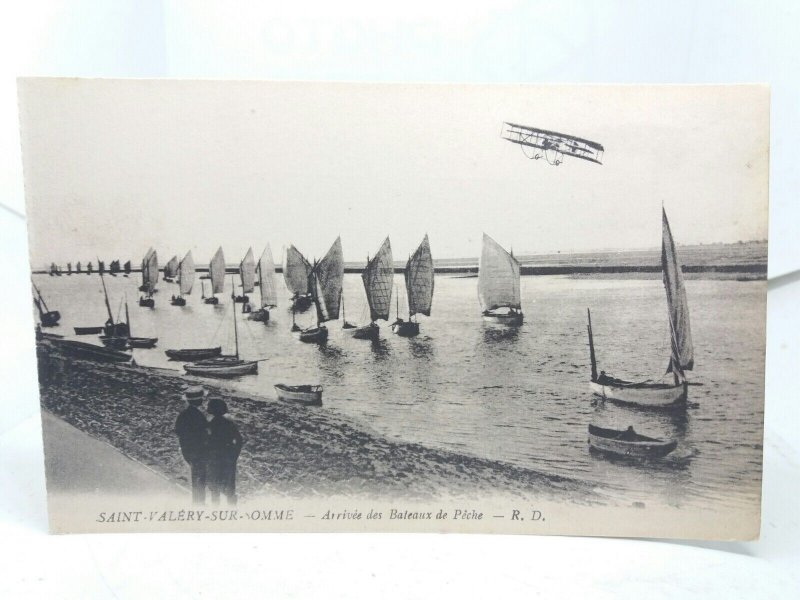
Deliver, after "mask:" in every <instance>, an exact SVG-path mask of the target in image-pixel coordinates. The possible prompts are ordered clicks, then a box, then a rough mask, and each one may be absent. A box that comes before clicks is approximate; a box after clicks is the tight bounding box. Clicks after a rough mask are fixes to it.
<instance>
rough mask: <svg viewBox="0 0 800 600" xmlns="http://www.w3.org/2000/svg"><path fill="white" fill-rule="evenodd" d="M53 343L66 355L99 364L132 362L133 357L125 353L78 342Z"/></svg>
mask: <svg viewBox="0 0 800 600" xmlns="http://www.w3.org/2000/svg"><path fill="white" fill-rule="evenodd" d="M51 341H52V343H53V344H54V345H55V346H56V347H57V348H58V349H59V350H61V351H62V352H64V354H68V355H70V356H74V357H76V358H85V359H89V360H94V361H97V362H131V360H132V359H133V357H132V356H131V355H130V354H127V353H125V352H120V351H119V350H113V349H111V348H104V347H103V346H96V345H94V344H87V343H86V342H79V341H78V340H66V339H52V340H51Z"/></svg>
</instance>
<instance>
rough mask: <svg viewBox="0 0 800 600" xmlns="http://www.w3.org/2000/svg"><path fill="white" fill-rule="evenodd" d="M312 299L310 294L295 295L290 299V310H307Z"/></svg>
mask: <svg viewBox="0 0 800 600" xmlns="http://www.w3.org/2000/svg"><path fill="white" fill-rule="evenodd" d="M311 304H312V300H311V296H310V295H308V296H296V297H295V298H294V299H293V300H292V310H295V311H297V312H303V311H304V310H308V309H309V308H311Z"/></svg>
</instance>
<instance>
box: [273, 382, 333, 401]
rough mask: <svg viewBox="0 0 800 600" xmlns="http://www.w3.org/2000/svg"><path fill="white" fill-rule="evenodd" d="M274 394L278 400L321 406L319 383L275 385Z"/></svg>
mask: <svg viewBox="0 0 800 600" xmlns="http://www.w3.org/2000/svg"><path fill="white" fill-rule="evenodd" d="M275 395H276V396H277V397H278V400H284V401H288V402H296V403H299V404H304V405H306V406H322V386H321V385H286V384H285V383H278V384H276V385H275Z"/></svg>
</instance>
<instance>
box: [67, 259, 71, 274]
mask: <svg viewBox="0 0 800 600" xmlns="http://www.w3.org/2000/svg"><path fill="white" fill-rule="evenodd" d="M67 275H72V263H71V262H68V263H67Z"/></svg>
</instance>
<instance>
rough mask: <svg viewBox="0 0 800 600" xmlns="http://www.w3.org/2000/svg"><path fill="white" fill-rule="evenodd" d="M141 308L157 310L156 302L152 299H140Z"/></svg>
mask: <svg viewBox="0 0 800 600" xmlns="http://www.w3.org/2000/svg"><path fill="white" fill-rule="evenodd" d="M139 306H141V307H143V308H155V307H156V301H155V300H153V299H152V298H139Z"/></svg>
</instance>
